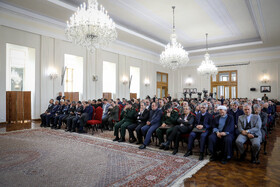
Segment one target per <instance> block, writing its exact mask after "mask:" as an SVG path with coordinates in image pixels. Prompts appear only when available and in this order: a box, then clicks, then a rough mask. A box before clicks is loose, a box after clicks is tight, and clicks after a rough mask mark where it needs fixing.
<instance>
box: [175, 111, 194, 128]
mask: <svg viewBox="0 0 280 187" xmlns="http://www.w3.org/2000/svg"><path fill="white" fill-rule="evenodd" d="M184 118H185V114H183V115H181V116H180V117H179V118H178V120H177V122H178V123H179V124H183V125H184V126H186V127H187V126H189V127H191V128H192V127H193V124H194V122H195V117H194V115H192V114H189V115H188V117H187V120H188V122H187V121H185V120H184Z"/></svg>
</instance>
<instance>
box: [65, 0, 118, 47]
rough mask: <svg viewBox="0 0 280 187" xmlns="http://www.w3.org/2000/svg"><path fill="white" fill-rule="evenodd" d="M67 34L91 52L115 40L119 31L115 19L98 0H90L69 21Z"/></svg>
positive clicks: (70, 38)
mask: <svg viewBox="0 0 280 187" xmlns="http://www.w3.org/2000/svg"><path fill="white" fill-rule="evenodd" d="M66 36H67V38H68V39H69V40H71V41H73V42H75V43H76V44H78V45H81V46H83V47H86V48H87V49H88V50H90V51H91V52H93V51H94V49H95V48H100V47H101V48H102V47H105V46H107V45H109V44H110V43H111V42H113V41H115V40H116V38H117V31H116V26H115V23H114V21H113V20H112V19H111V18H110V17H109V15H108V13H107V11H106V10H105V9H104V7H103V6H102V5H99V6H98V2H97V0H88V3H87V5H86V3H83V4H81V6H80V7H79V8H78V10H77V11H76V12H75V13H74V14H73V15H72V16H71V17H70V20H69V21H67V28H66Z"/></svg>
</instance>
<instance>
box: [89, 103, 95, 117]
mask: <svg viewBox="0 0 280 187" xmlns="http://www.w3.org/2000/svg"><path fill="white" fill-rule="evenodd" d="M92 109H93V111H92V116H91V118H90V119H89V120H92V119H94V116H95V108H94V106H92Z"/></svg>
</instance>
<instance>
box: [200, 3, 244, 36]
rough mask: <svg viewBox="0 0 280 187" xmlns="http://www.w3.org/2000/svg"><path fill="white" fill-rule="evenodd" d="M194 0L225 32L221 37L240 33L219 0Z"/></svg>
mask: <svg viewBox="0 0 280 187" xmlns="http://www.w3.org/2000/svg"><path fill="white" fill-rule="evenodd" d="M196 2H197V3H198V4H199V5H200V6H201V7H202V8H203V9H204V10H205V11H206V12H207V14H208V15H209V16H210V17H211V18H212V19H213V20H214V21H215V22H216V23H217V24H218V25H219V26H220V27H221V28H223V30H224V32H225V33H227V34H226V35H225V36H221V37H222V38H225V37H230V36H238V35H240V31H239V29H238V28H237V26H236V25H235V23H234V21H233V20H232V18H231V16H230V14H229V13H228V11H227V9H226V7H225V6H224V4H223V2H222V1H221V0H196ZM221 37H220V38H221Z"/></svg>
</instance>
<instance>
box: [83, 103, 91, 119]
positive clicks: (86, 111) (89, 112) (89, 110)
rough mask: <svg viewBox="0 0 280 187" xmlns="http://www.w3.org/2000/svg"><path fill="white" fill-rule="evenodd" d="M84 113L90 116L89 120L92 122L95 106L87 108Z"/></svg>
mask: <svg viewBox="0 0 280 187" xmlns="http://www.w3.org/2000/svg"><path fill="white" fill-rule="evenodd" d="M84 113H87V114H88V119H89V120H91V118H92V114H93V106H91V105H89V106H87V107H86V108H85V110H84Z"/></svg>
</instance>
